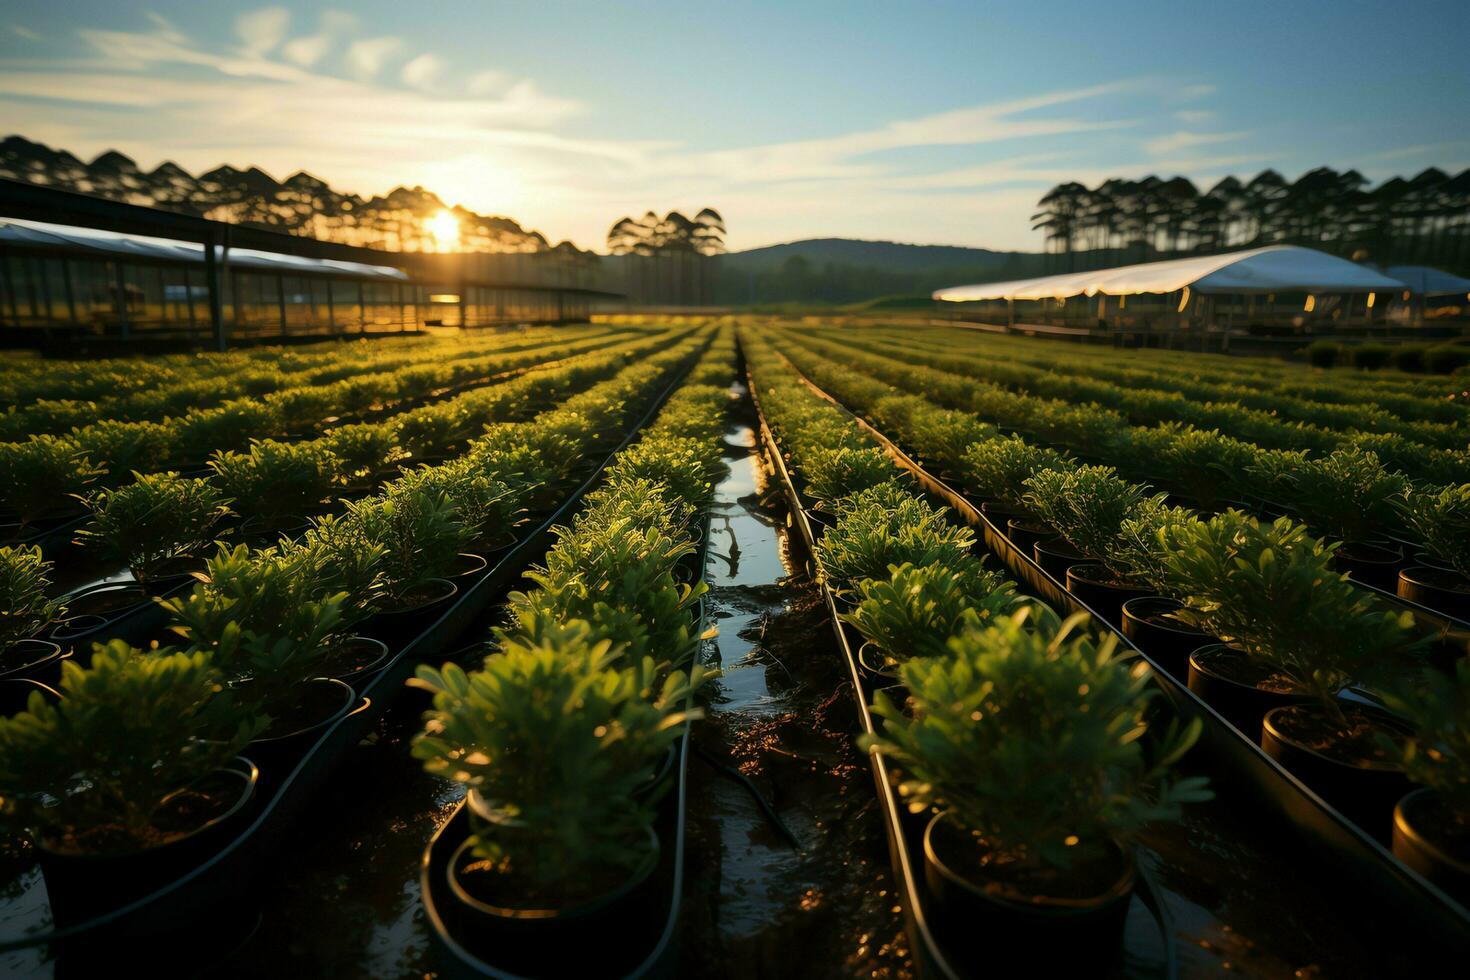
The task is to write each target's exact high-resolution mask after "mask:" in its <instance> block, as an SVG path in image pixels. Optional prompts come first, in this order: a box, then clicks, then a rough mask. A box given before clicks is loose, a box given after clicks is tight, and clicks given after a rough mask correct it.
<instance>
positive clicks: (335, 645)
mask: <svg viewBox="0 0 1470 980" xmlns="http://www.w3.org/2000/svg"><path fill="white" fill-rule="evenodd" d="M198 578H199V584H197V585H196V586H195V587H194V590H193V592H192V593H190V594H189V595H187V596H178V597H175V598H173V599H170V600H167V601H166V602H164V603H163V606H164V608H165V609H167V610H168V611H169V613H170V619H171V623H170V629H172V630H173V632H175V633H177V634H178V635H179V636H181V637H183V638H184V639H185V640H187V641H188V642H189V643H190V644H192V645H193V646H196V647H200V648H202V649H206V650H209V651H210V652H211V653H212V654H213V655H214V657H215V663H216V665H217V666H218V667H219V668H220V669H221V670H222V671H224V672H225V674H226V675H227V676H229V677H230V678H231V679H232V680H236V681H239V680H246V679H249V680H251V681H252V683H251V687H250V691H251V692H252V693H251V696H252V697H255V698H256V699H257V700H260V701H262V702H266V703H268V704H269V707H268V708H267V709H263V710H266V712H267V713H268V714H270V715H272V717H274V718H275V719H276V722H275V723H274V725H273V728H274V729H275V731H276V733H280V732H282V731H286V730H287V728H288V726H291V725H296V724H297V723H298V722H300V721H301V720H302V718H301V717H300V716H301V712H293V711H287V710H285V709H284V708H282V706H281V705H282V699H283V697H285V698H291V697H295V694H294V688H295V686H296V685H298V684H300V683H303V682H305V681H308V680H311V679H313V678H317V677H328V678H335V679H338V680H345V681H352V680H357V679H359V678H361V677H364V676H366V675H367V674H369V673H371V672H372V671H374V670H376V669H379V668H381V667H382V666H384V664H385V663H386V661H387V657H388V650H387V648H386V647H385V646H383V644H381V643H379V642H377V641H376V640H372V639H370V638H368V637H363V636H353V635H351V629H350V625H349V622H348V620H347V616H346V609H345V606H346V603H347V601H348V595H347V593H345V592H337V593H330V594H328V593H325V592H324V590H323V588H322V586H321V584H320V583H319V582H318V581H316V578H315V573H314V569H313V568H312V567H311V560H310V555H309V554H308V553H306V552H304V551H302V550H300V549H294V550H291V551H288V552H285V553H278V552H273V551H264V552H252V551H251V550H250V549H249V548H248V547H247V546H246V545H237V546H236V547H234V548H233V549H231V548H226V547H221V548H220V549H219V551H218V553H217V554H215V555H214V557H212V558H210V559H209V562H208V563H207V564H206V566H205V570H204V572H203V573H202V574H201V575H199V576H198ZM338 696H339V697H340V689H338ZM323 697H324V698H325V692H324V693H323ZM306 714H307V715H308V716H309V715H310V712H307V713H306ZM317 720H319V719H316V718H311V717H307V718H306V722H307V723H308V724H307V725H305V726H304V727H310V724H313V723H315V722H316V721H317Z"/></svg>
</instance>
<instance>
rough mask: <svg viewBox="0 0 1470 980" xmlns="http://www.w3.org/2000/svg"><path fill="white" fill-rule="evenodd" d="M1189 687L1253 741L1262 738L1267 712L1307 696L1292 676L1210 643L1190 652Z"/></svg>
mask: <svg viewBox="0 0 1470 980" xmlns="http://www.w3.org/2000/svg"><path fill="white" fill-rule="evenodd" d="M1189 689H1190V690H1191V691H1193V692H1194V693H1195V694H1198V695H1199V696H1200V697H1201V698H1203V699H1204V701H1205V703H1206V704H1208V705H1209V706H1210V707H1212V708H1214V709H1215V710H1216V711H1218V712H1219V713H1220V714H1221V715H1223V716H1224V717H1225V720H1226V721H1228V722H1230V723H1231V724H1232V725H1234V726H1235V727H1236V728H1239V729H1240V730H1241V732H1242V733H1243V734H1244V735H1245V736H1246V737H1247V738H1249V739H1251V741H1256V740H1258V739H1259V738H1260V737H1261V719H1262V718H1264V717H1265V715H1266V712H1268V711H1270V710H1271V709H1272V708H1280V707H1284V706H1286V705H1290V704H1298V703H1300V702H1302V701H1304V700H1306V699H1307V697H1308V695H1307V693H1306V692H1305V691H1303V690H1302V689H1301V688H1299V687H1297V685H1296V684H1295V683H1294V682H1293V681H1292V680H1291V678H1289V677H1287V676H1285V675H1284V674H1280V673H1278V672H1276V671H1274V670H1272V669H1271V668H1270V667H1268V666H1265V665H1264V664H1261V663H1258V662H1256V661H1254V660H1252V659H1251V658H1250V657H1249V656H1248V655H1247V654H1246V653H1245V651H1243V650H1237V649H1235V648H1234V647H1230V646H1226V645H1224V644H1223V643H1211V644H1209V645H1208V646H1203V647H1200V648H1199V649H1198V650H1196V651H1194V653H1192V654H1190V656H1189Z"/></svg>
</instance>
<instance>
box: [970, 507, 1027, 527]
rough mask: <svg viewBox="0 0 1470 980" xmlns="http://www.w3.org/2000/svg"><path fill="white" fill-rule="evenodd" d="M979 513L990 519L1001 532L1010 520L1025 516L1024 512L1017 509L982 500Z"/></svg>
mask: <svg viewBox="0 0 1470 980" xmlns="http://www.w3.org/2000/svg"><path fill="white" fill-rule="evenodd" d="M980 513H982V514H984V515H985V516H986V517H988V518H990V522H991V523H992V524H994V525H996V526H997V527H999V528H1001V529H1002V530H1004V529H1005V527H1006V525H1007V524H1009V523H1010V521H1011V518H1013V517H1020V518H1024V517H1026V516H1027V514H1026V512H1025V511H1024V510H1022V509H1021V508H1019V507H1012V506H1010V505H1009V504H1003V503H1000V502H999V501H995V500H982V501H981V502H980Z"/></svg>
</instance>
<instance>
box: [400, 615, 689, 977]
mask: <svg viewBox="0 0 1470 980" xmlns="http://www.w3.org/2000/svg"><path fill="white" fill-rule="evenodd" d="M619 659H620V652H619V651H617V650H616V649H614V648H613V647H612V645H611V644H610V643H609V642H608V641H607V640H605V639H603V640H598V639H594V636H593V634H592V631H591V628H590V627H589V626H588V625H587V624H586V623H579V622H575V621H573V622H570V623H567V624H565V625H564V626H563V627H562V628H561V629H560V630H558V631H557V632H555V633H554V634H550V635H547V636H544V637H541V638H538V639H537V640H536V641H533V642H526V643H519V642H516V643H510V644H508V645H506V646H505V647H504V648H503V649H502V650H501V651H500V652H499V653H497V654H495V655H493V656H490V657H488V658H486V660H485V663H484V667H483V668H482V669H481V670H478V671H475V672H473V673H469V674H466V673H465V672H464V671H463V670H461V669H460V668H459V667H457V666H455V665H453V664H446V665H445V666H444V667H443V668H442V669H441V670H435V669H433V668H431V667H428V666H421V667H419V668H418V672H417V675H416V677H415V678H414V679H413V680H412V681H410V683H411V684H413V685H414V686H416V687H419V688H422V689H424V690H426V691H429V692H430V693H431V694H432V695H433V698H434V706H433V709H432V710H431V711H429V712H428V713H427V714H426V715H425V729H424V732H423V733H422V734H421V735H419V736H418V737H417V738H416V739H415V740H414V744H413V752H414V755H415V757H417V758H419V759H422V760H423V762H424V768H425V770H427V771H428V772H430V773H432V774H434V775H437V776H442V777H444V778H447V779H450V780H452V781H453V782H455V783H457V784H459V785H462V786H464V787H465V788H466V789H467V790H468V791H469V798H468V800H467V803H466V805H467V806H468V807H469V809H470V826H471V833H470V834H469V835H467V836H466V837H465V838H464V839H463V840H462V841H460V842H459V843H458V844H457V846H456V847H455V851H454V855H453V857H452V858H451V860H450V861H449V862H448V871H447V873H448V877H449V888H450V890H451V892H452V894H453V895H454V896H455V898H456V899H457V900H458V911H459V913H460V915H459V918H460V920H461V921H462V922H463V930H462V933H461V936H460V937H459V938H462V940H463V941H464V942H465V943H466V944H468V945H469V946H470V947H471V948H473V949H476V950H477V951H484V953H485V955H487V956H489V957H490V958H491V959H492V960H493V961H494V962H495V963H496V964H497V965H498V966H500V967H501V968H503V969H507V970H510V971H512V972H524V970H525V964H526V963H527V961H528V959H530V958H534V962H535V964H536V969H537V970H538V971H542V970H548V969H549V972H551V973H562V972H564V971H565V972H567V973H582V972H586V971H587V970H588V969H591V968H593V967H594V966H595V963H596V961H597V958H598V957H599V956H601V955H603V952H604V951H605V950H606V949H607V948H608V947H609V945H610V944H613V943H616V942H618V941H620V939H622V938H625V937H626V933H627V929H628V923H629V922H630V921H634V920H636V919H637V918H638V917H640V916H642V915H644V914H646V910H645V909H644V908H643V902H644V901H645V900H646V896H645V894H644V893H645V890H646V889H645V886H646V885H647V883H648V882H649V879H650V876H651V875H652V872H653V869H654V867H655V866H656V865H657V862H658V857H659V842H658V836H657V834H656V833H655V832H654V829H653V815H654V814H653V809H652V806H651V800H650V799H649V798H647V797H645V796H641V795H640V794H639V793H638V790H639V788H640V787H641V786H643V785H644V784H646V783H647V782H648V781H649V780H650V779H651V778H652V777H653V774H654V772H655V769H656V766H657V764H658V762H659V761H660V760H661V759H662V758H663V756H664V755H665V754H666V752H667V750H668V747H669V746H670V745H671V744H672V743H674V742H675V741H677V739H678V738H679V733H680V729H681V728H682V726H683V725H684V724H685V723H686V722H687V721H688V720H689V719H690V718H693V717H696V716H697V712H696V711H688V712H686V711H685V703H686V701H687V698H688V694H689V690H690V680H689V679H688V678H687V677H685V676H684V675H682V674H678V673H675V674H671V675H669V676H668V677H667V678H666V679H665V680H664V682H663V683H662V685H656V684H655V678H654V675H655V671H656V668H655V666H654V664H653V662H652V661H651V660H647V659H646V660H644V661H643V662H642V663H640V664H633V665H629V666H626V667H622V668H620V669H618V668H614V666H613V664H614V663H616V662H618V660H619ZM696 669H697V668H696Z"/></svg>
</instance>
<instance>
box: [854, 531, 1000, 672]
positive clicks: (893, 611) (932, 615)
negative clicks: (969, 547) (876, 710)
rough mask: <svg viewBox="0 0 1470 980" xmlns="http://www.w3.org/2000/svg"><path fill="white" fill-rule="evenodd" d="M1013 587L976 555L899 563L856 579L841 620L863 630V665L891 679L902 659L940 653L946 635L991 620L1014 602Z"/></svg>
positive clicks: (861, 657) (945, 648)
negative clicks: (885, 573)
mask: <svg viewBox="0 0 1470 980" xmlns="http://www.w3.org/2000/svg"><path fill="white" fill-rule="evenodd" d="M1015 592H1016V587H1015V583H1013V582H1010V581H1007V580H1006V578H1005V576H1003V575H1002V574H1001V573H1000V572H997V571H993V570H991V569H988V568H986V567H985V566H984V564H982V563H981V561H980V560H979V559H978V558H970V560H969V561H958V562H955V563H953V564H951V565H928V566H915V565H911V564H909V563H907V562H905V563H904V564H902V565H898V566H896V567H894V568H893V570H892V574H891V575H890V576H889V577H888V578H886V579H864V580H863V581H861V582H859V583H858V586H857V593H858V597H856V605H855V606H854V608H853V610H852V611H851V612H849V613H844V614H843V616H842V619H843V620H844V621H845V622H848V623H851V624H852V625H853V626H854V627H855V628H856V629H857V631H858V632H859V633H861V634H862V635H863V639H864V643H863V645H862V648H861V649H860V650H859V652H858V659H859V660H860V661H861V663H862V664H863V666H864V667H865V668H867V669H868V670H869V671H870V672H872V673H875V674H878V675H882V676H883V677H885V678H889V679H892V678H896V677H897V676H898V668H899V667H900V666H901V665H902V664H904V663H905V662H907V661H909V660H912V659H913V658H914V657H932V656H938V655H941V654H943V653H944V652H945V650H947V649H948V643H949V639H950V637H952V636H955V635H956V634H958V633H960V632H962V631H964V630H967V629H973V628H979V627H981V626H983V625H985V624H988V623H990V622H993V621H994V620H995V619H997V618H998V617H1000V616H1001V615H1002V614H1003V613H1004V612H1005V611H1006V610H1008V609H1009V608H1010V607H1011V606H1013V605H1015V603H1016V594H1015Z"/></svg>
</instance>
